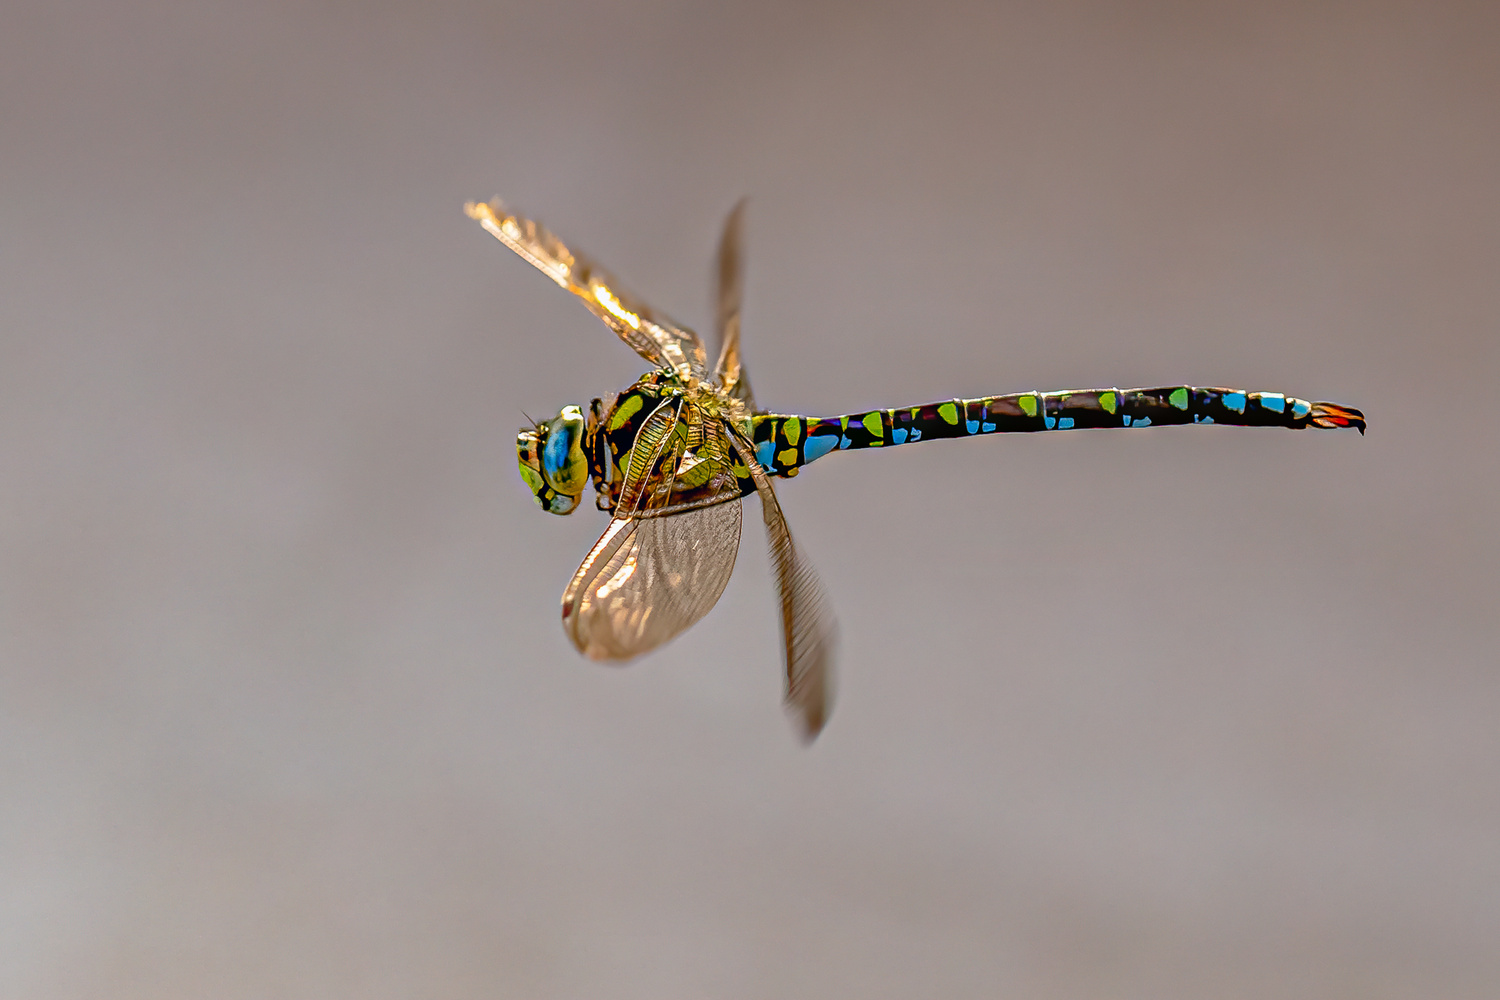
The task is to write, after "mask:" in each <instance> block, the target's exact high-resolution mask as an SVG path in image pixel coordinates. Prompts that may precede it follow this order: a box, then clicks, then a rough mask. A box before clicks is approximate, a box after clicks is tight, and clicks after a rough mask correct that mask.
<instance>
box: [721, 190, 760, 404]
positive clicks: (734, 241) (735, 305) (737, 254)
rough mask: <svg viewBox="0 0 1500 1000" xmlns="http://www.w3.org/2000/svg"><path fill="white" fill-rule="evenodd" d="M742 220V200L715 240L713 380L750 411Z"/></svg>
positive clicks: (750, 396)
mask: <svg viewBox="0 0 1500 1000" xmlns="http://www.w3.org/2000/svg"><path fill="white" fill-rule="evenodd" d="M744 217H745V200H744V199H743V198H741V199H740V201H739V203H738V204H736V205H735V206H734V209H733V210H732V211H731V212H730V213H729V217H728V218H727V219H725V220H724V235H723V236H721V237H720V238H719V254H718V257H717V260H716V263H715V267H714V314H715V329H716V331H717V332H718V335H719V362H718V364H717V365H715V366H714V378H715V380H716V381H717V382H718V383H719V385H721V386H723V387H724V388H725V389H726V390H728V391H729V393H730V395H732V396H735V397H738V398H739V399H742V400H744V402H745V405H746V406H748V407H749V408H750V409H752V410H753V409H754V408H755V400H754V398H753V397H752V395H751V393H750V380H749V379H748V378H746V376H745V372H744V368H743V365H742V363H741V361H740V299H741V298H742V297H743V295H744V289H745V255H744V250H743V247H744V238H743V235H742V234H743V229H744Z"/></svg>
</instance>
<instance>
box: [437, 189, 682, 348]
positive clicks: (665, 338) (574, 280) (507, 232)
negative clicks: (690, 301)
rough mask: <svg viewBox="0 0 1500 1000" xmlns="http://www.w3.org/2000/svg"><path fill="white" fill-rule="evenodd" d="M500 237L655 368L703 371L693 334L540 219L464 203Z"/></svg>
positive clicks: (491, 204)
mask: <svg viewBox="0 0 1500 1000" xmlns="http://www.w3.org/2000/svg"><path fill="white" fill-rule="evenodd" d="M464 211H465V212H467V213H468V215H469V218H471V219H473V220H475V221H476V222H478V223H479V224H480V225H481V226H483V227H484V228H485V230H486V231H487V232H489V233H490V234H491V235H492V236H494V237H495V238H496V239H498V240H499V241H500V242H501V243H504V244H505V245H506V246H508V247H510V248H511V249H512V250H514V251H515V252H516V253H518V254H520V255H521V256H522V257H523V258H525V259H526V260H527V261H528V262H530V263H531V264H532V265H533V266H535V267H536V268H537V269H538V270H540V271H541V272H542V273H543V274H545V275H546V276H547V277H549V278H551V279H552V280H553V281H555V282H557V284H558V285H560V286H561V287H563V288H565V289H567V290H568V291H570V292H572V293H573V294H574V295H576V296H578V298H579V299H581V300H582V301H583V304H584V305H585V306H586V307H587V308H588V310H589V312H591V313H593V314H594V315H595V316H598V317H599V318H600V319H602V320H603V321H604V323H605V325H606V326H608V327H609V328H610V329H611V330H613V331H615V333H616V334H618V335H619V337H620V339H621V340H623V341H625V343H627V344H629V345H630V346H631V348H632V349H634V350H635V352H636V353H637V354H639V355H640V356H641V357H643V358H645V359H646V360H647V361H649V362H651V363H652V364H654V365H656V366H657V367H659V368H675V369H677V370H678V371H679V372H680V373H682V374H683V375H688V374H692V375H696V376H700V377H701V376H702V375H703V374H704V373H705V372H706V370H707V365H708V356H707V355H706V354H705V353H704V350H703V343H702V341H700V340H699V339H698V335H697V334H696V333H694V332H693V331H692V330H689V329H688V328H687V327H685V326H681V325H679V324H677V323H675V322H673V321H672V320H671V319H669V318H668V317H667V316H666V315H665V314H663V313H660V312H657V311H655V310H653V309H652V308H651V307H650V306H648V305H646V304H645V303H644V302H642V301H641V300H640V299H638V298H636V297H635V296H633V295H631V294H630V293H628V292H626V291H625V290H624V289H623V288H621V287H620V284H619V282H618V281H616V280H615V279H614V277H613V276H611V275H610V274H609V273H608V272H607V271H605V270H604V269H603V268H601V267H599V266H598V265H596V264H595V263H594V262H593V261H591V260H589V259H588V258H587V257H585V256H583V255H582V254H580V253H575V252H574V251H572V250H569V249H568V247H567V246H566V245H564V243H563V242H562V240H560V239H558V238H557V237H556V236H554V235H552V234H551V233H550V232H548V231H547V230H546V229H545V228H544V227H542V226H541V225H540V224H538V223H536V222H534V221H532V220H531V219H527V218H523V217H521V216H519V215H516V214H515V213H513V212H511V211H510V210H509V209H507V208H506V207H505V206H504V204H502V203H501V202H500V201H499V199H496V200H494V201H491V202H489V203H488V204H484V203H480V202H470V203H468V204H467V205H465V206H464Z"/></svg>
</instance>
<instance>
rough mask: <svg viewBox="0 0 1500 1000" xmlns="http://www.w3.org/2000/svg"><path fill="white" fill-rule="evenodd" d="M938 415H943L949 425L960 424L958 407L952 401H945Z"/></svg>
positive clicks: (939, 408)
mask: <svg viewBox="0 0 1500 1000" xmlns="http://www.w3.org/2000/svg"><path fill="white" fill-rule="evenodd" d="M938 416H940V417H942V418H943V420H944V422H946V423H947V424H948V426H949V427H954V426H957V424H958V407H957V406H955V405H953V404H952V403H944V404H943V405H941V406H939V407H938Z"/></svg>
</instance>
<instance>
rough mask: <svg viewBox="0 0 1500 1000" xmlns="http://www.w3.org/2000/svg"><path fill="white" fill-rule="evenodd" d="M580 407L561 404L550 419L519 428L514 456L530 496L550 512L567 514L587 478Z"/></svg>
mask: <svg viewBox="0 0 1500 1000" xmlns="http://www.w3.org/2000/svg"><path fill="white" fill-rule="evenodd" d="M584 431H585V422H584V417H583V409H582V408H581V407H578V406H564V407H563V408H562V411H561V412H559V413H558V415H557V416H555V417H553V418H552V419H551V420H543V421H540V422H538V423H537V424H535V425H534V426H531V427H523V428H521V432H520V433H519V434H517V435H516V458H517V459H518V461H519V464H520V466H521V478H522V479H524V480H525V481H526V485H527V486H528V487H529V488H530V489H531V495H532V496H534V497H536V502H537V503H539V504H541V507H542V510H545V511H547V512H548V513H551V514H571V513H573V510H574V508H576V507H577V506H578V500H579V498H580V497H582V496H583V490H584V487H585V486H587V485H588V481H589V460H588V457H587V456H586V455H585V454H584V452H583V440H584Z"/></svg>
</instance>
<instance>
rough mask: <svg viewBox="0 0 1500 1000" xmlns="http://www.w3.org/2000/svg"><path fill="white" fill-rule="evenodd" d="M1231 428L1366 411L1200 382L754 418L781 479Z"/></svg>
mask: <svg viewBox="0 0 1500 1000" xmlns="http://www.w3.org/2000/svg"><path fill="white" fill-rule="evenodd" d="M1170 424H1229V425H1233V426H1240V427H1288V428H1292V429H1300V428H1303V427H1322V428H1334V427H1355V428H1358V430H1359V432H1360V433H1361V434H1363V433H1364V429H1365V420H1364V415H1363V414H1362V413H1360V412H1359V411H1358V410H1355V409H1352V408H1349V407H1345V406H1340V405H1338V404H1337V403H1310V402H1308V401H1307V400H1305V399H1297V398H1296V397H1293V396H1285V395H1282V394H1281V393H1278V392H1246V391H1244V390H1242V389H1217V388H1207V389H1205V388H1197V387H1194V386H1189V385H1175V386H1164V387H1161V388H1155V389H1113V388H1111V389H1079V390H1065V391H1062V392H1023V393H1014V394H1011V395H1007V396H985V397H981V398H978V399H950V400H945V401H943V402H940V403H927V404H925V405H922V406H908V407H901V408H898V409H892V410H870V411H867V412H865V413H852V414H846V415H844V416H839V417H821V418H819V417H800V416H790V415H782V414H774V413H767V414H760V415H758V416H756V417H754V418H753V435H752V436H753V439H754V441H755V444H756V459H757V460H758V461H759V462H760V463H761V465H763V466H765V467H766V469H767V470H768V471H770V472H772V473H774V474H777V475H794V474H795V473H796V471H797V469H798V468H800V467H801V466H803V465H806V464H807V463H808V462H812V461H815V460H817V459H819V458H821V457H823V456H824V455H826V454H828V453H829V452H830V451H837V450H845V449H852V448H882V447H889V446H891V445H899V444H908V443H911V442H915V441H924V440H930V439H934V438H955V437H970V436H972V435H976V434H1005V433H1017V432H1031V431H1050V430H1079V429H1083V428H1089V427H1164V426H1167V425H1170Z"/></svg>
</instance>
